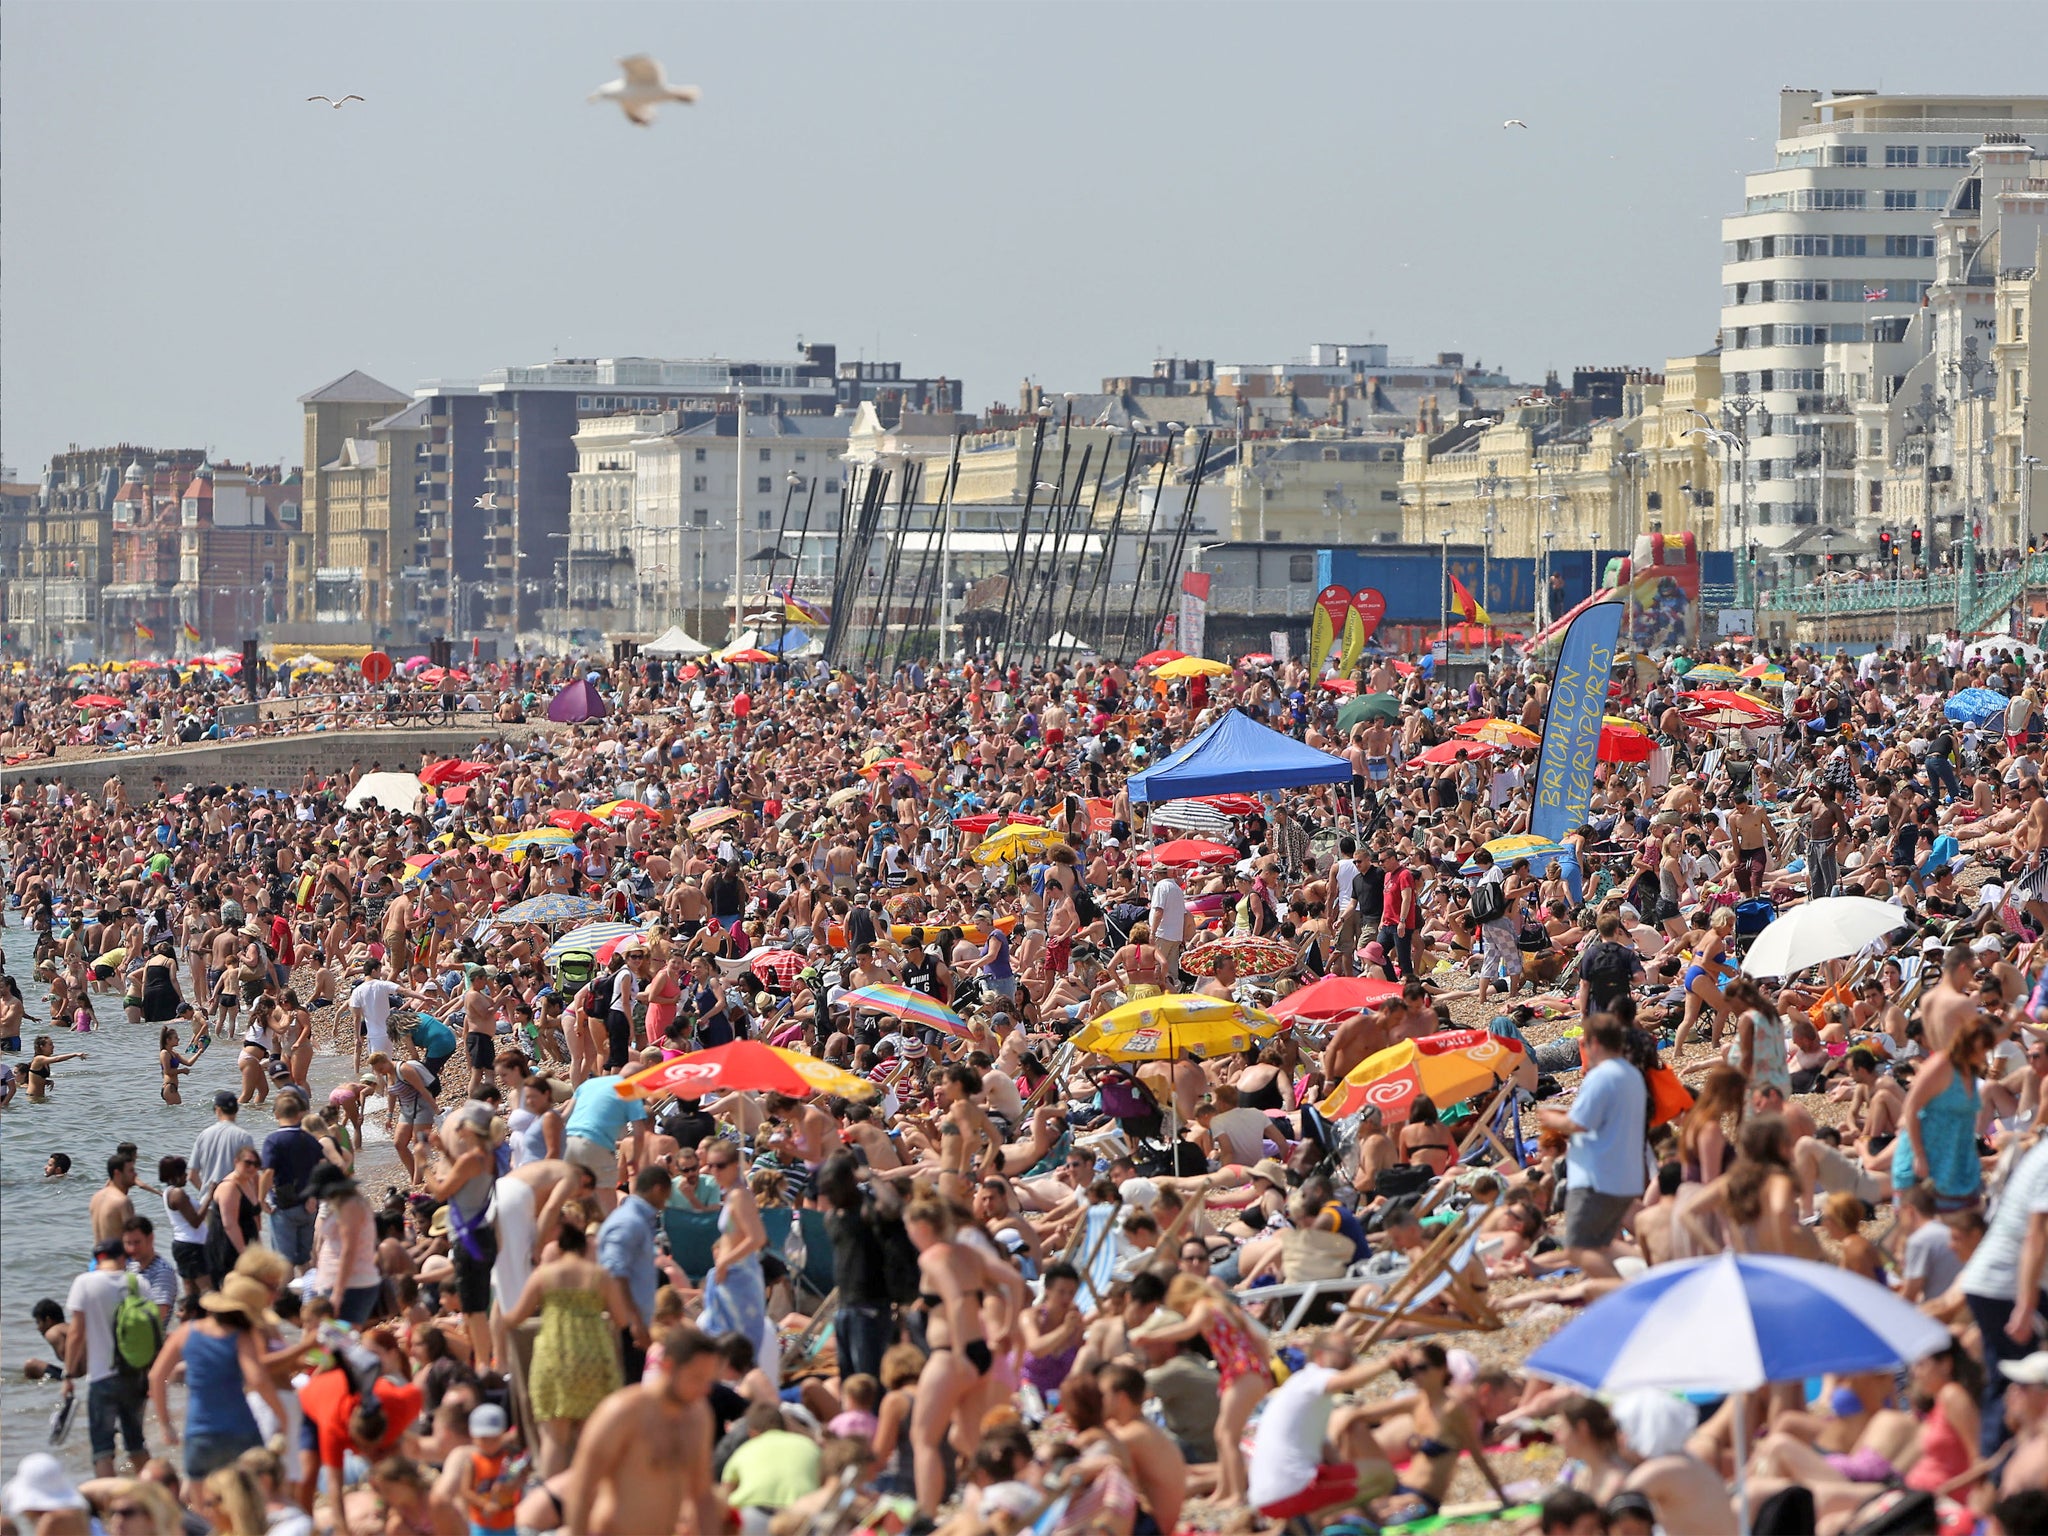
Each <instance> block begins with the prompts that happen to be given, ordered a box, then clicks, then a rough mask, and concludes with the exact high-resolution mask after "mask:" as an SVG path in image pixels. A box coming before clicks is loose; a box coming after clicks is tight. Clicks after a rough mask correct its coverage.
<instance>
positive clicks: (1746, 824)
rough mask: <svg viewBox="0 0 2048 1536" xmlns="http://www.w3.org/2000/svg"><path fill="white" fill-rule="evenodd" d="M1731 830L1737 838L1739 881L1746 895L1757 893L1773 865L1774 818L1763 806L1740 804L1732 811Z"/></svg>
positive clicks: (1737, 876)
mask: <svg viewBox="0 0 2048 1536" xmlns="http://www.w3.org/2000/svg"><path fill="white" fill-rule="evenodd" d="M1728 833H1729V836H1730V837H1731V838H1733V839H1734V842H1735V881H1736V884H1738V885H1740V886H1741V887H1742V894H1743V895H1745V896H1754V895H1755V894H1756V893H1757V889H1758V887H1760V886H1761V885H1762V884H1763V879H1764V871H1765V870H1767V869H1768V868H1770V862H1771V859H1770V843H1771V822H1770V818H1769V817H1768V816H1766V815H1764V813H1763V808H1762V807H1761V806H1755V805H1750V804H1747V803H1744V804H1741V805H1738V806H1736V807H1735V809H1734V810H1732V811H1730V812H1729V813H1728Z"/></svg>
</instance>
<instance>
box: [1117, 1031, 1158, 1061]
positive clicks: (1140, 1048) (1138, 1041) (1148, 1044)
mask: <svg viewBox="0 0 2048 1536" xmlns="http://www.w3.org/2000/svg"><path fill="white" fill-rule="evenodd" d="M1158 1048H1159V1031H1158V1030H1156V1029H1140V1030H1137V1031H1135V1032H1133V1033H1132V1035H1131V1038H1130V1039H1129V1041H1127V1042H1126V1043H1125V1045H1124V1050H1125V1052H1127V1053H1128V1054H1130V1055H1132V1056H1139V1055H1142V1054H1144V1053H1145V1052H1147V1051H1154V1050H1157V1049H1158Z"/></svg>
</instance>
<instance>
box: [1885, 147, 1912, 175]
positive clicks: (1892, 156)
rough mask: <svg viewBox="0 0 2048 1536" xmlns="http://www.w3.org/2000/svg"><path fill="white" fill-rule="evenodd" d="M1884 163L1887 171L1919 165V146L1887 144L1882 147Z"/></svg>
mask: <svg viewBox="0 0 2048 1536" xmlns="http://www.w3.org/2000/svg"><path fill="white" fill-rule="evenodd" d="M1884 163H1885V168H1886V169H1887V170H1896V169H1897V168H1898V167H1900V166H1905V165H1918V164H1919V163H1920V146H1919V145H1918V144H1887V145H1885V147H1884Z"/></svg>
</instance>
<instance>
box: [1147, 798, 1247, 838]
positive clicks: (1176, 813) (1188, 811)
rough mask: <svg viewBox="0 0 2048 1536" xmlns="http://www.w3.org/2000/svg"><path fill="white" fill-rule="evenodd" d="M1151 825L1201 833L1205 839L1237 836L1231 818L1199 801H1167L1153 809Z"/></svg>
mask: <svg viewBox="0 0 2048 1536" xmlns="http://www.w3.org/2000/svg"><path fill="white" fill-rule="evenodd" d="M1151 824H1152V825H1153V826H1155V827H1173V828H1175V829H1176V830H1178V831H1182V832H1199V833H1201V834H1202V835H1203V836H1205V837H1213V838H1218V839H1221V838H1226V837H1233V836H1235V835H1236V829H1235V828H1233V827H1232V826H1231V824H1230V818H1229V817H1228V816H1226V815H1224V814H1223V813H1222V812H1221V811H1219V810H1217V809H1216V807H1215V806H1213V805H1204V804H1202V803H1201V802H1200V801H1199V800H1166V801H1162V802H1161V803H1160V804H1158V805H1155V806H1153V807H1152V814H1151Z"/></svg>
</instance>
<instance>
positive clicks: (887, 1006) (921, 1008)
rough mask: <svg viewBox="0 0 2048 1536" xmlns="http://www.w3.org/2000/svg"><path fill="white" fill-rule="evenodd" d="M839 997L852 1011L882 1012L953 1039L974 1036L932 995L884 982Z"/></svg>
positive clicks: (965, 1025)
mask: <svg viewBox="0 0 2048 1536" xmlns="http://www.w3.org/2000/svg"><path fill="white" fill-rule="evenodd" d="M839 1000H840V1001H841V1002H842V1003H844V1004H846V1006H847V1007H849V1008H851V1009H853V1010H854V1011H855V1012H856V1013H886V1014H888V1015H889V1017H891V1018H892V1019H904V1020H907V1021H908V1022H910V1023H912V1024H921V1025H923V1026H924V1027H925V1028H926V1029H935V1030H937V1031H938V1032H939V1033H940V1034H942V1035H951V1036H952V1037H953V1038H954V1039H955V1040H973V1039H974V1038H975V1034H974V1031H973V1030H971V1029H969V1028H968V1027H967V1021H966V1020H965V1019H963V1018H961V1017H960V1015H959V1014H957V1013H955V1012H954V1011H953V1010H952V1009H950V1008H948V1007H947V1006H946V1005H945V1004H944V1003H941V1002H939V1001H938V1000H937V999H936V998H930V997H926V996H925V995H924V993H922V992H913V991H911V990H910V989H909V988H908V987H892V986H889V985H887V984H886V983H885V984H883V985H881V986H875V987H857V988H855V989H854V990H853V991H851V992H848V993H847V994H846V995H845V996H844V997H842V998H840V999H839Z"/></svg>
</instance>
